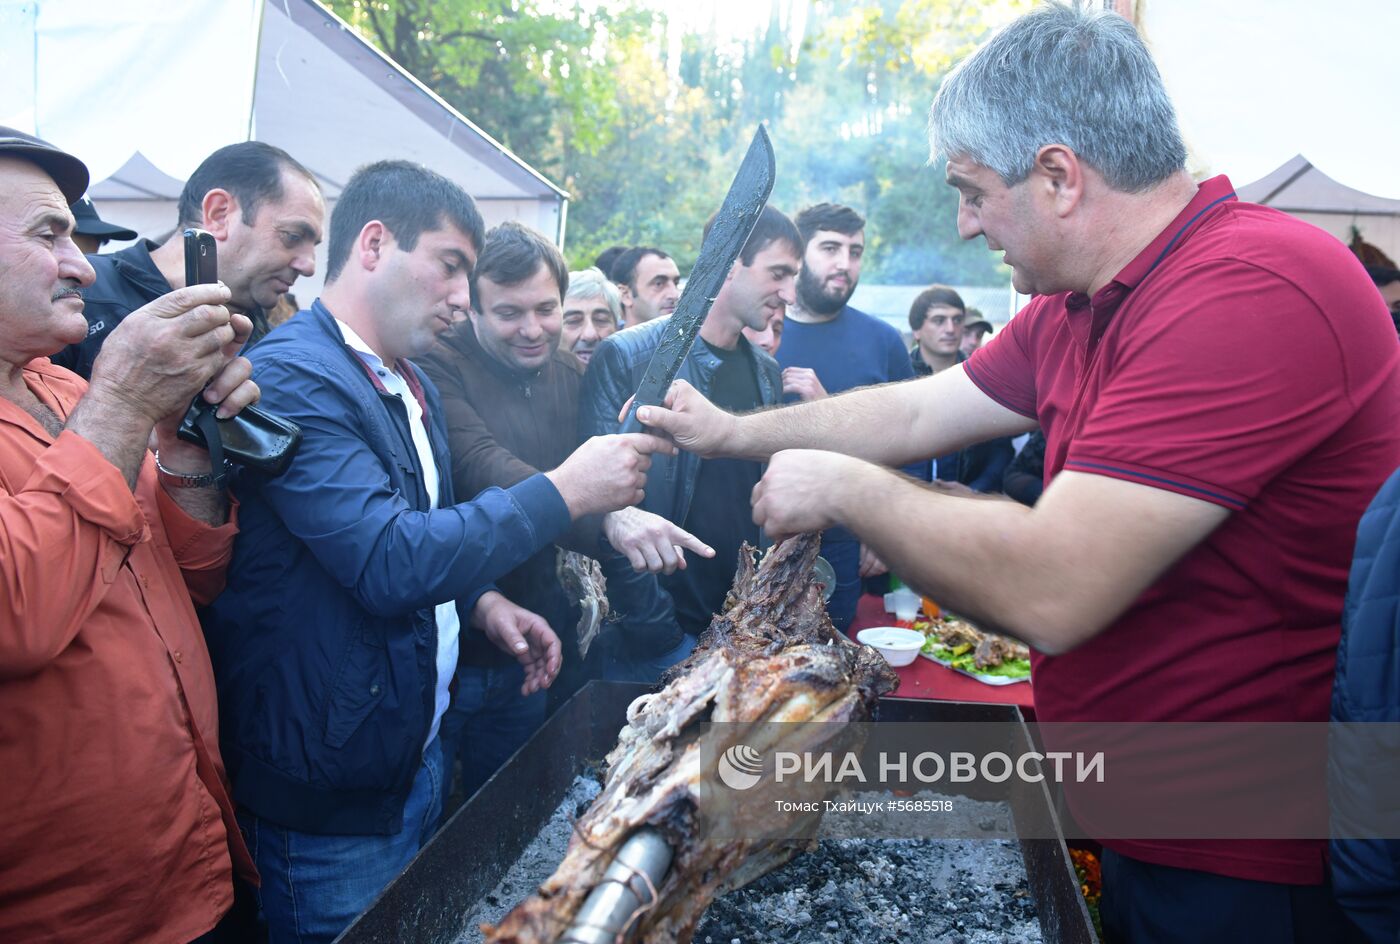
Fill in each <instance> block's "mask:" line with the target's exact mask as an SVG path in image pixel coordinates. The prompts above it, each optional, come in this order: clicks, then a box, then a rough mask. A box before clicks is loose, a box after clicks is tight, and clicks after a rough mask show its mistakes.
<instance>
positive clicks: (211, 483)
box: [156, 451, 233, 489]
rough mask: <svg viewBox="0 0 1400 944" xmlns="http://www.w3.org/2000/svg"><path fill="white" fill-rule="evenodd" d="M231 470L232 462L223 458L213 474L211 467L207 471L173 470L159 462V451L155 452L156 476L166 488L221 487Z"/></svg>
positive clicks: (225, 483)
mask: <svg viewBox="0 0 1400 944" xmlns="http://www.w3.org/2000/svg"><path fill="white" fill-rule="evenodd" d="M232 471H233V463H232V462H229V461H228V460H227V459H225V460H224V467H223V468H222V469H221V470H220V471H219V474H218V475H215V474H214V472H213V469H210V471H208V472H202V473H194V472H174V471H171V470H170V469H167V468H166V467H165V466H163V465H161V464H160V452H159V451H157V452H156V478H157V479H159V480H160V483H161V484H162V485H164V486H166V487H167V488H218V489H222V488H224V487H226V486H227V485H228V476H229V473H230V472H232Z"/></svg>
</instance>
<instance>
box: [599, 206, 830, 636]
mask: <svg viewBox="0 0 1400 944" xmlns="http://www.w3.org/2000/svg"><path fill="white" fill-rule="evenodd" d="M706 229H707V230H708V225H707V227H706ZM801 246H802V243H801V238H800V236H799V235H798V232H797V227H796V226H794V225H793V223H792V221H791V220H789V219H788V218H787V217H786V216H785V215H783V214H782V213H781V212H779V211H778V210H776V209H774V208H772V207H766V208H765V209H764V210H763V213H762V214H761V215H760V217H759V220H758V223H757V224H756V225H755V227H754V230H753V233H752V235H750V237H749V241H748V243H747V244H746V245H745V247H744V250H743V252H742V253H740V256H739V259H738V261H736V262H735V263H734V267H733V269H731V270H730V273H729V276H728V278H727V279H726V280H725V283H724V286H723V287H722V288H721V289H720V291H719V294H718V295H717V296H716V297H715V301H714V304H713V306H712V307H711V308H710V312H709V314H708V315H707V316H706V318H705V323H704V325H702V326H701V329H700V337H699V338H698V339H697V340H696V342H695V345H694V347H692V348H691V350H690V353H689V355H688V356H687V357H686V360H685V362H684V363H683V364H682V365H681V368H680V372H679V373H678V374H677V377H678V378H680V379H682V380H686V381H689V382H690V383H691V384H693V385H694V386H695V387H696V388H698V389H699V390H701V391H702V392H703V393H704V394H705V395H706V396H707V397H709V398H711V399H712V400H714V401H715V402H721V401H723V402H727V403H728V404H729V408H730V409H733V410H738V411H741V412H742V411H746V410H752V409H755V408H759V407H766V406H773V405H775V404H778V403H780V402H782V396H783V387H782V378H781V375H780V373H779V370H778V364H777V362H776V361H775V360H773V358H772V357H770V356H769V355H768V354H766V353H764V352H763V351H762V350H760V349H758V348H756V347H754V346H753V345H751V344H750V343H749V342H748V341H747V340H746V339H745V338H744V337H743V334H742V333H741V332H742V329H743V328H745V327H749V328H753V329H755V330H762V329H763V328H764V327H766V325H767V324H768V321H769V319H770V318H772V317H774V315H775V314H776V315H779V316H781V314H782V313H783V311H784V309H785V308H786V306H787V305H790V304H792V303H793V301H794V292H795V280H796V276H797V271H798V268H799V266H800V264H801V259H802V253H801ZM669 323H670V319H669V318H658V319H656V320H655V321H650V322H647V323H646V324H643V325H638V326H637V327H633V328H628V329H626V330H623V331H619V332H618V333H617V334H614V335H613V336H612V337H610V338H608V339H607V340H605V341H604V342H603V343H602V344H600V345H599V346H598V349H597V351H596V352H595V353H594V355H593V359H592V361H591V362H590V363H589V366H588V372H587V374H585V375H584V382H583V398H582V402H581V404H580V409H579V427H580V433H581V435H582V436H585V437H586V436H593V435H601V434H605V433H615V432H617V431H618V430H619V428H620V423H619V421H618V414H619V412H620V411H621V409H622V405H623V404H624V403H625V402H626V401H627V399H628V398H629V397H630V396H632V394H633V393H635V392H636V389H637V385H638V383H639V382H640V381H641V378H642V374H643V373H644V372H645V371H646V368H647V364H648V363H649V362H650V360H651V355H652V353H653V352H654V351H655V350H656V347H657V345H658V344H659V343H660V341H661V338H662V336H663V335H664V334H665V332H666V330H667V326H668V325H669ZM762 470H763V467H762V465H761V464H760V463H757V462H748V461H744V460H733V459H719V460H712V459H704V460H702V459H699V458H697V457H695V456H694V455H691V454H689V453H686V452H681V453H680V454H678V455H675V456H666V455H661V454H659V453H658V454H657V455H655V456H654V457H653V460H652V471H651V474H650V477H649V478H648V485H647V489H646V497H645V498H644V499H643V501H642V504H641V507H642V508H644V509H645V510H647V511H650V512H653V513H655V514H658V515H660V516H662V517H663V518H666V519H668V520H670V521H672V522H673V523H675V524H677V525H680V526H681V527H683V528H685V529H686V530H687V531H689V532H690V533H691V534H693V535H695V536H696V537H697V538H699V539H700V540H702V541H704V542H705V543H706V544H708V545H709V546H710V547H712V548H714V551H715V556H714V557H713V558H711V559H709V560H706V559H703V558H700V559H692V560H691V561H690V562H689V564H688V565H687V567H686V568H685V569H684V570H680V571H677V572H676V573H673V574H670V575H665V576H662V577H660V578H652V580H653V581H656V582H657V584H656V589H657V592H658V593H659V594H660V595H661V596H662V597H664V598H669V600H670V601H671V603H672V605H674V607H675V611H676V617H677V619H678V621H679V622H680V625H681V627H682V628H683V629H684V630H685V631H686V633H687V635H688V636H689V637H692V638H693V637H694V636H696V635H698V634H699V633H700V632H702V631H703V630H704V629H705V628H706V627H707V626H708V625H709V623H710V618H711V616H712V615H713V614H714V613H715V612H717V611H718V610H719V609H720V608H721V607H722V606H723V604H724V597H725V595H726V594H727V593H728V591H729V587H730V585H731V583H732V582H733V579H734V567H735V561H736V560H737V554H738V551H739V547H740V546H741V544H743V542H745V541H747V542H749V543H750V544H754V545H758V544H759V543H760V542H761V535H760V533H759V530H758V527H757V526H756V525H754V524H753V520H752V517H751V515H750V511H749V507H748V496H749V493H750V491H751V490H752V489H753V486H754V485H755V484H756V483H757V482H758V479H759V476H760V475H761V474H762ZM623 605H626V604H625V603H624V604H623ZM651 655H654V654H651Z"/></svg>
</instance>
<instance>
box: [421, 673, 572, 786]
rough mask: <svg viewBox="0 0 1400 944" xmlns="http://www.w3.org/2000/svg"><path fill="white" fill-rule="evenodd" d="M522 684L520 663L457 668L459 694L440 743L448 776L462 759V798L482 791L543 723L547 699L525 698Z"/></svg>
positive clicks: (538, 694)
mask: <svg viewBox="0 0 1400 944" xmlns="http://www.w3.org/2000/svg"><path fill="white" fill-rule="evenodd" d="M523 684H525V669H524V667H523V666H521V665H520V663H518V662H511V663H509V664H507V665H501V666H490V667H482V666H474V665H459V666H457V693H456V695H454V696H453V698H452V704H451V705H449V706H448V708H447V714H445V715H443V717H442V743H443V757H444V769H445V770H447V771H448V775H449V777H450V776H451V771H452V764H453V762H454V761H455V760H456V759H457V758H461V761H462V784H461V788H462V795H463V796H464V797H468V798H470V797H471V795H472V794H473V793H475V792H476V791H477V790H479V789H480V788H481V785H482V784H483V783H485V782H486V781H487V780H489V779H490V778H491V775H492V774H494V773H495V772H496V771H497V770H499V769H500V768H501V765H502V764H504V763H505V762H506V761H508V760H510V756H511V755H512V754H514V753H515V752H516V751H518V750H519V749H520V747H521V745H523V744H524V743H525V742H526V741H528V740H530V735H532V734H534V733H535V732H536V731H537V730H539V727H540V725H542V724H544V716H545V707H546V705H547V698H548V695H547V694H546V693H545V692H535V693H534V694H533V695H530V696H528V697H527V696H525V695H521V694H520V686H521V685H523ZM449 782H450V781H449ZM449 792H450V791H449Z"/></svg>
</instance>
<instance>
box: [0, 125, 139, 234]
mask: <svg viewBox="0 0 1400 944" xmlns="http://www.w3.org/2000/svg"><path fill="white" fill-rule="evenodd" d="M5 154H13V155H14V156H15V157H22V158H24V159H25V160H27V161H32V162H34V163H35V164H38V165H39V166H40V167H41V168H43V170H44V171H45V172H46V173H47V174H48V175H49V176H50V177H52V178H53V182H54V183H56V184H58V189H59V190H60V191H62V193H63V196H64V197H65V198H66V199H67V200H68V202H69V203H70V204H71V203H76V202H77V201H78V200H80V199H82V196H83V194H85V193H87V188H88V169H87V165H86V164H84V163H83V162H82V161H80V160H78V159H77V158H76V157H74V156H73V155H72V154H69V153H68V152H67V151H60V150H59V149H58V148H56V147H54V146H53V145H52V144H50V143H49V142H47V141H45V140H43V139H42V138H36V137H34V135H32V134H25V133H24V132H23V131H19V130H16V129H15V128H7V127H5V126H4V125H0V155H5ZM135 235H136V234H135V233H133V234H132V237H133V238H134V237H135Z"/></svg>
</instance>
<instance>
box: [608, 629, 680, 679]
mask: <svg viewBox="0 0 1400 944" xmlns="http://www.w3.org/2000/svg"><path fill="white" fill-rule="evenodd" d="M595 645H597V646H600V647H602V650H603V678H604V679H606V680H607V681H609V682H642V683H643V684H646V685H655V684H656V683H657V682H658V681H660V680H661V673H662V672H665V671H666V670H667V669H669V668H670V667H671V666H673V665H675V664H676V663H677V662H680V661H681V660H683V659H685V658H686V657H687V656H689V655H690V654H691V653H692V652H694V651H695V637H694V636H692V635H690V634H689V633H682V634H681V641H680V642H679V643H678V644H677V645H676V647H675V648H674V649H672V650H671V651H670V652H665V653H662V654H661V655H659V656H656V657H655V658H651V659H638V658H636V657H635V656H633V655H631V654H630V653H628V652H627V651H626V649H625V647H626V642H625V641H624V640H623V639H622V634H621V633H617V632H612V633H608V634H607V635H605V636H603V638H601V639H599V640H598V642H597V643H595Z"/></svg>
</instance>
